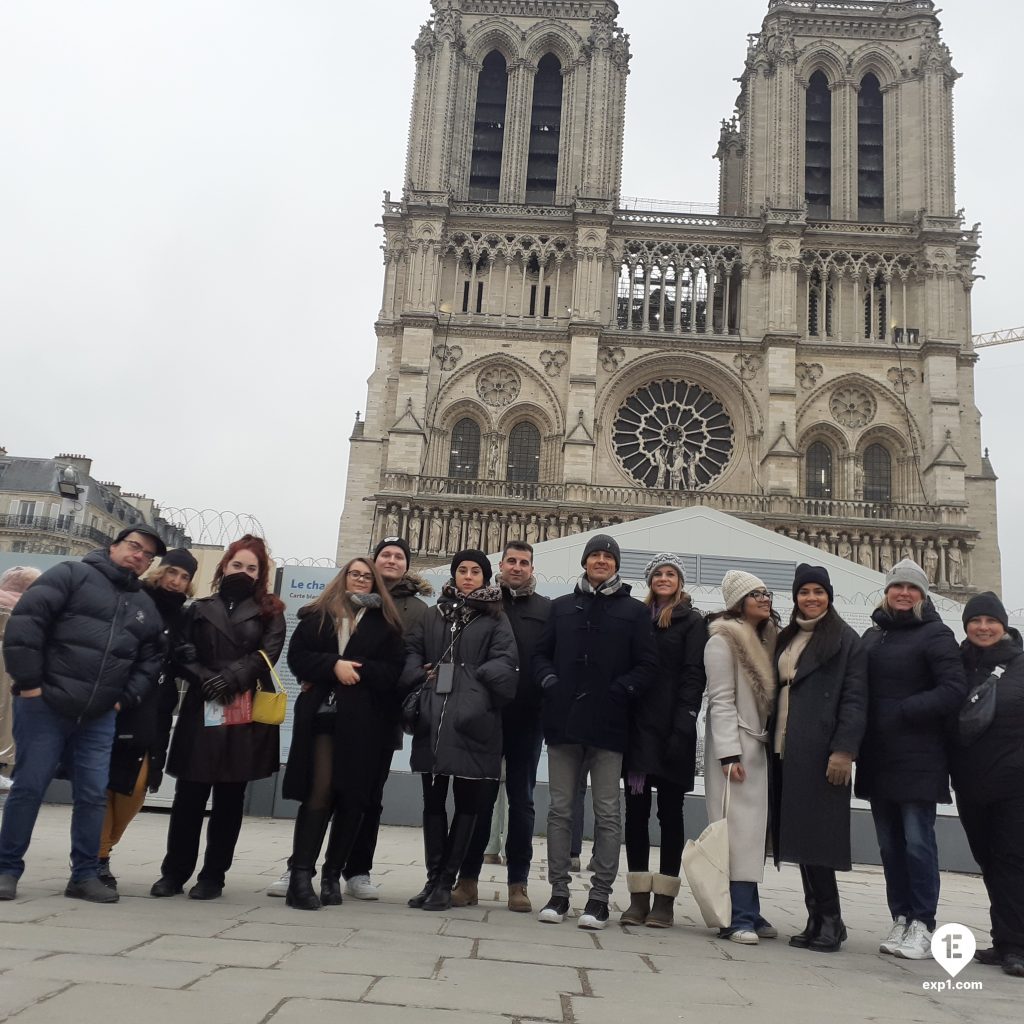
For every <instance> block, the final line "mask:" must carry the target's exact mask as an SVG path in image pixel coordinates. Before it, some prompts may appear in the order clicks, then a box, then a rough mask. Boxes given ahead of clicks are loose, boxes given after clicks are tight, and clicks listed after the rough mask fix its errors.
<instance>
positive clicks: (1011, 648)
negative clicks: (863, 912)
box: [950, 592, 1024, 978]
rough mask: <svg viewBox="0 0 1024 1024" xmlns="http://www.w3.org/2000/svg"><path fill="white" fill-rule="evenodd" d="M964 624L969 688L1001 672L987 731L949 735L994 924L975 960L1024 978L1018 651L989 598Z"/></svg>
mask: <svg viewBox="0 0 1024 1024" xmlns="http://www.w3.org/2000/svg"><path fill="white" fill-rule="evenodd" d="M963 618H964V629H966V631H967V639H966V640H965V641H964V642H963V643H962V644H961V645H960V651H961V655H962V657H963V663H964V669H965V670H966V672H967V681H968V684H969V686H970V688H971V690H972V691H973V690H974V688H975V687H977V686H980V685H981V684H982V683H983V682H985V680H987V679H988V678H989V677H990V676H991V675H993V674H994V673H996V672H999V671H1000V670H1001V674H1000V675H999V678H998V680H997V681H996V683H995V694H996V696H995V714H994V716H993V718H992V723H991V725H989V726H988V728H987V729H985V730H984V732H982V733H981V734H980V735H978V736H971V735H970V734H968V733H966V732H963V733H961V730H960V729H959V728H953V729H952V730H951V731H952V733H953V742H952V745H951V748H950V774H951V775H952V777H953V788H954V789H955V790H956V804H957V810H958V811H959V812H960V823H961V824H962V825H963V827H964V831H965V832H966V833H967V841H968V842H969V843H970V845H971V853H973V854H974V859H975V860H976V861H977V862H978V866H979V867H980V868H981V875H982V878H983V879H984V880H985V888H986V889H987V890H988V896H989V902H990V908H989V913H990V917H991V920H992V948H991V949H982V950H978V952H977V953H976V954H975V959H976V960H979V961H981V963H984V964H992V965H1000V966H1002V968H1003V970H1004V971H1005V972H1006V973H1007V974H1010V975H1013V976H1014V977H1017V978H1024V649H1022V646H1021V638H1020V633H1018V632H1017V630H1015V629H1011V628H1010V624H1009V620H1008V618H1007V615H1006V609H1005V608H1004V607H1003V603H1002V601H1000V600H999V598H998V597H996V595H995V594H993V593H991V592H987V593H984V594H978V595H976V596H975V597H972V598H971V599H970V601H968V602H967V605H966V607H965V608H964V617H963Z"/></svg>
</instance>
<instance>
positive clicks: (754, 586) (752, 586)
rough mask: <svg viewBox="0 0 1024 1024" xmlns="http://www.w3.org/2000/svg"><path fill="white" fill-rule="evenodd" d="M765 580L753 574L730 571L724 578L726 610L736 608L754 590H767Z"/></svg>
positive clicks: (723, 588) (723, 592) (723, 595)
mask: <svg viewBox="0 0 1024 1024" xmlns="http://www.w3.org/2000/svg"><path fill="white" fill-rule="evenodd" d="M767 589H768V588H767V587H766V586H765V585H764V581H763V580H759V579H758V578H757V577H756V576H755V575H754V574H753V573H752V572H742V571H741V570H739V569H730V570H729V571H728V572H727V573H726V574H725V575H724V576H723V577H722V600H723V601H724V602H725V607H726V608H735V607H737V606H738V605H739V603H740V602H741V601H742V600H743V598H745V597H746V596H747V594H749V593H750V592H751V591H752V590H767Z"/></svg>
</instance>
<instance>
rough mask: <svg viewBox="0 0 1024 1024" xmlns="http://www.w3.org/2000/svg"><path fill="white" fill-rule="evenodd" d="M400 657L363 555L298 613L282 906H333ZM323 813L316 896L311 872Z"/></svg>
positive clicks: (398, 633)
mask: <svg viewBox="0 0 1024 1024" xmlns="http://www.w3.org/2000/svg"><path fill="white" fill-rule="evenodd" d="M404 654H405V650H404V648H403V646H402V620H401V619H400V618H399V615H398V610H397V609H396V608H395V606H394V602H393V601H392V600H391V597H390V595H389V594H388V591H387V588H386V587H384V586H382V585H381V582H380V579H379V578H378V576H377V571H376V569H375V568H374V567H373V565H372V564H371V563H370V562H369V561H368V560H367V559H364V558H354V559H352V560H351V561H350V562H349V563H348V564H347V565H345V566H344V568H343V569H342V570H341V572H339V573H338V575H337V576H335V577H334V579H333V580H331V582H330V583H328V584H327V588H326V589H325V590H324V592H323V594H321V596H320V597H318V598H317V599H316V600H315V601H314V602H313V603H312V604H310V605H307V606H306V607H305V608H303V609H302V610H301V611H300V612H299V624H298V626H296V628H295V632H294V633H293V634H292V638H291V642H290V643H289V645H288V666H289V667H290V668H291V670H292V672H293V673H294V675H295V678H296V679H298V680H300V681H301V684H302V693H301V694H300V696H299V699H298V700H297V701H296V704H295V717H294V720H293V732H292V745H291V749H290V751H289V752H288V765H287V768H286V769H285V774H284V786H283V793H284V796H285V797H287V798H288V799H289V800H299V801H301V805H300V807H299V811H298V814H297V816H296V818H295V839H294V842H293V844H292V856H291V860H290V861H289V863H290V865H291V882H290V884H289V886H288V892H287V894H286V899H287V901H288V906H290V907H295V908H297V909H299V910H319V909H320V907H321V905H327V906H337V905H338V904H340V903H341V871H342V868H344V866H345V863H346V861H347V860H348V855H349V853H350V852H351V850H352V844H353V843H354V842H355V839H356V836H357V835H358V834H359V828H360V825H361V824H362V821H363V816H364V815H365V814H366V812H367V811H368V810H369V809H370V808H371V807H372V806H373V804H374V803H375V797H376V790H377V784H378V782H379V778H378V776H379V771H380V769H379V764H380V751H381V749H383V748H384V747H385V746H386V745H388V744H389V743H390V741H391V738H392V732H393V729H394V722H395V720H396V718H397V717H398V688H397V687H398V677H399V675H400V674H401V671H402V667H403V665H404V663H405V657H404ZM332 815H333V818H334V824H333V827H332V832H331V841H330V844H329V846H328V850H327V859H326V860H325V861H324V867H323V875H322V878H321V882H320V898H319V899H317V895H316V893H315V892H314V890H313V876H314V875H315V874H316V861H317V858H318V857H319V856H320V847H321V846H322V845H323V841H324V835H325V834H326V832H327V825H328V822H330V820H331V817H332Z"/></svg>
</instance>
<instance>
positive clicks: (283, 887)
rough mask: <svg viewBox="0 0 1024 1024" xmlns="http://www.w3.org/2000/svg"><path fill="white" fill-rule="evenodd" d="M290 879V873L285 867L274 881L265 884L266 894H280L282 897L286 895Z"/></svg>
mask: <svg viewBox="0 0 1024 1024" xmlns="http://www.w3.org/2000/svg"><path fill="white" fill-rule="evenodd" d="M291 880H292V873H291V871H289V870H288V869H287V868H285V872H284V874H283V875H282V876H281V877H280V878H279V879H278V880H277V881H276V882H273V883H272V884H271V885H268V886H267V895H268V896H280V897H282V898H283V897H285V896H287V895H288V886H289V884H290V883H291Z"/></svg>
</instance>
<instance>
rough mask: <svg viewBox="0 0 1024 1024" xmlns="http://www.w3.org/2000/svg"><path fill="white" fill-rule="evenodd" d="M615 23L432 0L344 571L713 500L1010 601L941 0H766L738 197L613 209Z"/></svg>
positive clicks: (742, 133) (523, 5)
mask: <svg viewBox="0 0 1024 1024" xmlns="http://www.w3.org/2000/svg"><path fill="white" fill-rule="evenodd" d="M617 16H618V8H617V5H616V4H615V3H613V2H611V0H433V16H432V18H431V19H430V21H428V23H427V24H426V25H424V26H423V28H422V29H421V30H420V34H419V36H418V38H417V39H416V42H415V44H414V46H413V50H414V52H415V59H416V80H415V89H414V96H413V108H412V118H411V125H410V131H409V147H408V155H407V161H406V177H405V185H404V188H403V191H402V197H401V200H400V201H398V202H393V201H391V199H390V197H388V198H387V199H386V201H385V204H384V231H385V245H384V266H385V275H384V289H383V302H382V306H381V310H380V315H379V317H378V319H377V323H376V325H375V329H376V337H377V354H376V363H375V368H374V371H373V374H372V376H371V377H370V380H369V391H368V405H367V411H366V417H365V420H364V421H362V422H359V421H357V423H356V427H355V430H354V431H353V435H352V437H351V453H350V460H349V470H348V486H347V492H346V498H345V509H344V513H343V516H342V522H341V533H340V538H339V552H338V553H339V560H340V559H341V558H347V557H350V556H352V555H354V554H358V553H362V552H365V551H366V550H367V548H368V546H372V544H373V543H374V542H375V541H376V540H378V539H379V538H380V537H382V536H388V535H396V534H400V535H402V536H404V537H406V538H407V539H408V541H409V544H410V547H411V548H412V551H413V553H414V558H415V560H416V562H417V564H421V565H425V564H431V563H435V564H436V563H437V562H439V561H443V559H444V555H445V554H451V553H453V552H455V551H456V550H458V549H459V548H461V547H464V546H472V547H483V548H485V549H486V550H487V551H489V552H493V551H496V550H500V548H501V545H502V544H503V543H504V542H505V541H506V540H509V539H514V538H522V539H524V540H528V541H530V542H537V541H542V540H546V539H550V538H554V537H560V536H564V535H566V534H571V533H580V532H583V531H585V530H590V529H594V528H597V527H601V526H608V525H610V524H613V523H617V522H621V521H624V520H627V519H633V518H637V517H639V516H644V515H650V514H652V513H655V512H660V511H665V510H666V508H668V507H672V506H684V505H690V504H697V503H699V504H705V505H711V506H713V507H715V508H718V509H721V510H723V511H726V512H731V513H734V514H736V515H738V516H741V517H742V518H743V519H746V520H748V521H751V522H755V523H757V524H759V525H761V526H765V527H767V528H769V529H775V530H778V531H780V532H784V533H786V534H788V535H789V536H792V537H797V538H799V539H801V540H805V541H807V542H808V543H811V544H814V545H816V546H817V547H819V548H821V549H822V550H827V551H831V552H832V553H834V554H837V555H840V556H842V557H846V558H850V559H853V560H855V561H858V562H859V563H860V564H862V565H865V566H870V567H871V568H874V569H880V570H882V571H885V570H886V569H888V568H889V567H890V566H891V565H892V564H893V562H895V561H898V560H899V559H900V558H901V557H904V556H910V557H913V558H915V559H916V560H918V561H919V562H920V563H921V564H922V565H924V566H925V568H926V570H927V571H928V573H929V575H930V576H931V577H932V580H933V582H934V584H935V586H936V588H937V589H939V590H940V591H943V592H945V593H948V594H951V595H961V594H967V593H969V592H970V591H971V590H973V589H974V581H978V583H979V584H981V585H982V586H983V588H985V587H989V586H998V582H999V553H998V548H997V544H996V529H995V514H996V513H995V475H994V473H993V472H992V468H991V466H990V465H989V463H988V460H987V458H985V457H983V455H982V452H981V441H980V423H979V414H978V410H977V408H976V407H975V404H974V363H975V360H976V356H975V355H974V352H973V349H972V347H971V338H970V324H971V317H970V306H971V287H972V284H973V281H974V277H975V274H974V262H975V259H976V257H977V253H978V244H979V240H978V231H977V226H975V228H974V229H970V230H968V229H965V227H964V224H963V220H962V216H961V214H960V212H959V211H957V209H956V202H955V193H954V174H953V113H952V89H953V84H954V81H955V80H956V78H957V77H958V75H957V72H956V71H955V70H954V69H953V66H952V63H951V58H950V54H949V51H948V49H947V48H946V46H945V45H944V44H943V43H942V41H941V38H940V26H939V22H938V19H937V16H936V12H935V9H934V5H933V4H932V3H931V2H930V0H904V2H872V0H866V2H865V0H859V2H857V3H843V2H838V0H837V2H828V0H824V2H822V0H819V2H816V3H808V2H798V0H791V2H790V0H768V11H767V14H766V16H765V18H764V22H763V24H762V27H761V31H760V33H758V34H757V35H754V36H752V37H750V43H749V47H748V52H747V57H746V61H745V64H744V67H743V71H742V75H741V77H740V79H739V81H740V94H739V97H738V99H737V102H736V110H735V112H734V113H733V115H732V116H731V117H730V118H729V119H728V120H726V121H723V123H722V131H721V138H720V143H719V148H718V153H717V154H716V156H717V158H718V160H719V209H718V212H717V214H707V213H700V214H697V213H686V212H680V210H682V209H685V207H682V205H681V204H666V205H665V206H662V207H661V209H657V208H656V209H650V210H637V209H632V208H631V209H628V210H626V209H623V208H622V206H621V203H620V176H621V165H622V143H623V129H624V119H625V94H626V76H627V75H628V73H629V66H630V59H631V54H630V49H629V39H628V36H626V35H625V34H624V33H623V31H622V29H621V28H620V27H619V26H618V24H617V22H616V19H617ZM673 211H674V212H673Z"/></svg>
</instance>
